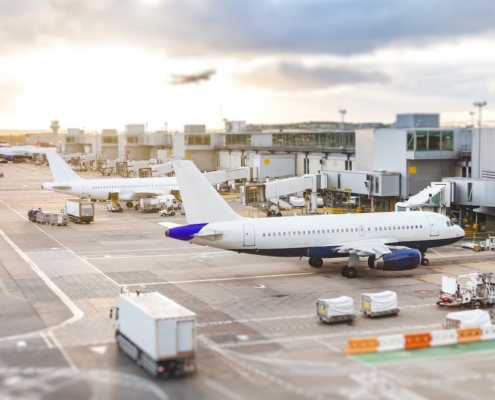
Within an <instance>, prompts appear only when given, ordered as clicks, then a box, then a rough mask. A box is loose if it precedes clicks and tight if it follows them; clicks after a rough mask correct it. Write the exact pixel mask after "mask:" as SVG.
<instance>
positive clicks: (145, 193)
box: [131, 190, 169, 199]
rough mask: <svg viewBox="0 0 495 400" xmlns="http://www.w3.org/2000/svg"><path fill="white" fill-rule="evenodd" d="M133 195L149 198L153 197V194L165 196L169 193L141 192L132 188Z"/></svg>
mask: <svg viewBox="0 0 495 400" xmlns="http://www.w3.org/2000/svg"><path fill="white" fill-rule="evenodd" d="M131 192H132V194H133V196H135V197H138V198H143V199H145V198H147V197H153V196H163V195H164V194H169V193H165V192H139V191H135V190H131Z"/></svg>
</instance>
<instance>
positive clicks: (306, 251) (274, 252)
mask: <svg viewBox="0 0 495 400" xmlns="http://www.w3.org/2000/svg"><path fill="white" fill-rule="evenodd" d="M461 239H462V237H460V238H449V239H438V240H421V241H413V242H397V243H388V244H389V245H391V246H405V247H410V248H411V249H418V250H419V249H420V250H422V251H426V249H429V248H432V247H440V246H446V245H449V244H453V243H455V242H458V241H459V240H461ZM337 247H340V246H321V247H298V248H282V249H256V248H254V249H253V248H249V249H247V248H246V249H245V248H242V249H226V250H230V251H235V252H238V253H248V254H258V255H263V256H272V257H318V258H338V257H348V256H349V254H347V253H336V252H334V251H333V250H334V249H335V248H337Z"/></svg>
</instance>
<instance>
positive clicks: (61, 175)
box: [46, 151, 82, 182]
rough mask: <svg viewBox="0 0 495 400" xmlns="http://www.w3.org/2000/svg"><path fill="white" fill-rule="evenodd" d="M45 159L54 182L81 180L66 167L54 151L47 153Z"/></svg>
mask: <svg viewBox="0 0 495 400" xmlns="http://www.w3.org/2000/svg"><path fill="white" fill-rule="evenodd" d="M46 158H47V159H48V164H50V170H51V171H52V176H53V180H54V182H65V181H73V180H80V179H82V178H81V177H80V176H79V175H77V174H76V173H75V172H74V170H73V169H72V168H71V167H69V165H67V163H66V162H65V161H64V160H63V158H62V157H60V155H59V154H58V153H57V152H55V151H47V152H46Z"/></svg>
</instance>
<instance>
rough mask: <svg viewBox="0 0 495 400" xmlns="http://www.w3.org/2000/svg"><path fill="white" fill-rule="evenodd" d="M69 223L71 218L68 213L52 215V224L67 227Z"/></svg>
mask: <svg viewBox="0 0 495 400" xmlns="http://www.w3.org/2000/svg"><path fill="white" fill-rule="evenodd" d="M68 223H69V216H68V215H67V214H66V213H51V215H50V224H51V225H52V226H53V225H58V226H65V225H67V224H68Z"/></svg>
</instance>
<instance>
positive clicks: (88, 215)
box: [65, 199, 95, 224]
mask: <svg viewBox="0 0 495 400" xmlns="http://www.w3.org/2000/svg"><path fill="white" fill-rule="evenodd" d="M65 212H66V213H67V214H68V216H69V219H70V220H71V221H74V222H85V223H87V224H89V223H90V222H92V221H94V216H95V206H94V204H93V203H92V202H91V201H87V200H81V199H68V200H66V201H65Z"/></svg>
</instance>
